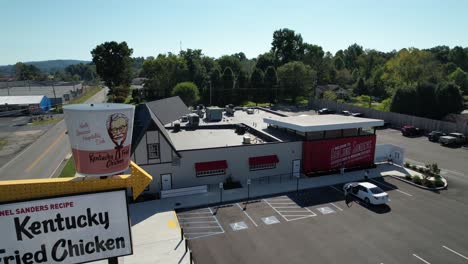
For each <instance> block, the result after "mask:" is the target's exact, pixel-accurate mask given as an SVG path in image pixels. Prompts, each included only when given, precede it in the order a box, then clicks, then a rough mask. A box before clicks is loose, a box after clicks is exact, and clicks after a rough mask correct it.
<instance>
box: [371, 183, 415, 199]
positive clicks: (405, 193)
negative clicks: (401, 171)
mask: <svg viewBox="0 0 468 264" xmlns="http://www.w3.org/2000/svg"><path fill="white" fill-rule="evenodd" d="M370 181H372V182H374V183H376V184H382V185H383V186H386V187H387V188H390V189H392V190H395V191H397V192H399V193H402V194H404V195H408V196H413V195H411V194H409V193H407V192H404V191H400V190H399V189H396V188H393V187H392V186H390V185H388V184H386V183H383V182H379V181H376V180H374V179H370Z"/></svg>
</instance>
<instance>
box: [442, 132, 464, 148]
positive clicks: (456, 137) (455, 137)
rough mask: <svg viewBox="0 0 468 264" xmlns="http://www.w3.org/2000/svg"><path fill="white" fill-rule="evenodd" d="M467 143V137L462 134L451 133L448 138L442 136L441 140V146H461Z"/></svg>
mask: <svg viewBox="0 0 468 264" xmlns="http://www.w3.org/2000/svg"><path fill="white" fill-rule="evenodd" d="M465 141H466V138H465V135H463V134H462V133H450V134H448V135H447V136H442V137H440V138H439V142H440V144H442V145H444V146H449V145H459V144H463V143H465Z"/></svg>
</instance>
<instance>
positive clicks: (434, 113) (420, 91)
mask: <svg viewBox="0 0 468 264" xmlns="http://www.w3.org/2000/svg"><path fill="white" fill-rule="evenodd" d="M416 95H417V96H416V98H414V99H413V100H414V102H413V105H414V106H415V108H416V109H415V114H416V115H417V116H421V117H427V118H438V116H439V114H438V111H440V109H438V107H434V106H437V95H436V86H435V85H434V84H432V83H427V82H424V83H420V84H418V85H417V86H416Z"/></svg>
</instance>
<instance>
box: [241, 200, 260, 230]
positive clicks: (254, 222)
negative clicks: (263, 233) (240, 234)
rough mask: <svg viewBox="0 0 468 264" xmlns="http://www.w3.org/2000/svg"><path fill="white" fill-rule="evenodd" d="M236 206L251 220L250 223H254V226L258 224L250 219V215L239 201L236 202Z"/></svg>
mask: <svg viewBox="0 0 468 264" xmlns="http://www.w3.org/2000/svg"><path fill="white" fill-rule="evenodd" d="M236 205H237V207H239V209H240V210H241V211H242V212H244V214H245V215H246V216H247V217H248V218H249V219H250V221H252V223H253V224H254V225H255V226H258V225H257V223H255V221H254V220H253V219H252V217H250V215H249V214H248V213H247V212H246V211H245V210H244V209H243V208H242V207H241V206H240V205H239V203H236Z"/></svg>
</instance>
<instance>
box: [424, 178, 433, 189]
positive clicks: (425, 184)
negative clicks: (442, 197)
mask: <svg viewBox="0 0 468 264" xmlns="http://www.w3.org/2000/svg"><path fill="white" fill-rule="evenodd" d="M423 185H424V186H426V187H429V188H434V182H432V181H431V180H428V179H424V181H423Z"/></svg>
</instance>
